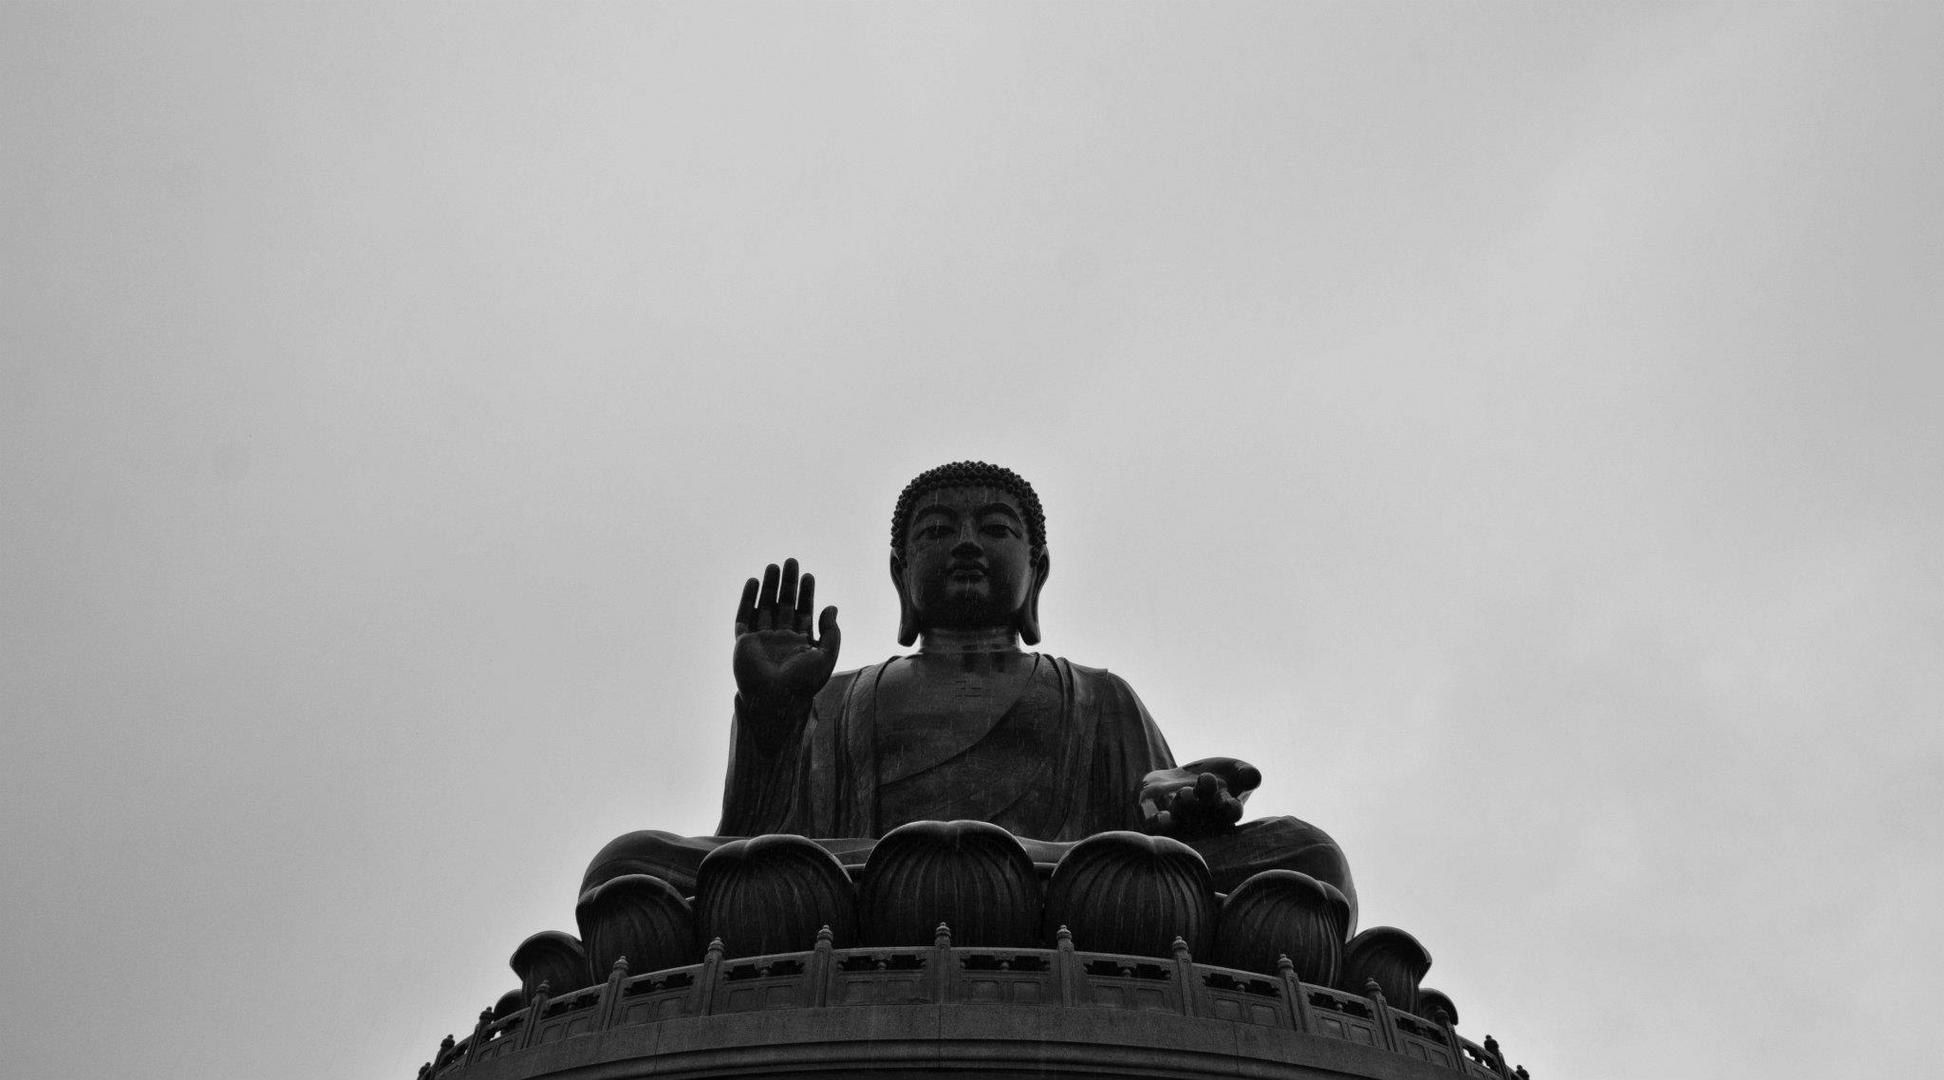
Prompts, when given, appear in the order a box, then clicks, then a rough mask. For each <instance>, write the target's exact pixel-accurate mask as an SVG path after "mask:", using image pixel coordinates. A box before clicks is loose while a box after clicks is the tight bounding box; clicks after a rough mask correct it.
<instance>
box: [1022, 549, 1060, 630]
mask: <svg viewBox="0 0 1944 1080" xmlns="http://www.w3.org/2000/svg"><path fill="white" fill-rule="evenodd" d="M1052 570H1053V561H1052V559H1051V558H1050V557H1049V556H1048V555H1047V554H1046V549H1045V548H1041V549H1039V551H1038V552H1037V553H1035V554H1034V556H1033V587H1032V588H1031V589H1028V590H1026V610H1024V611H1022V612H1020V613H1019V640H1021V641H1023V642H1025V643H1026V644H1028V645H1038V644H1039V640H1040V625H1039V594H1040V590H1041V589H1044V588H1046V575H1047V574H1048V573H1051V572H1052Z"/></svg>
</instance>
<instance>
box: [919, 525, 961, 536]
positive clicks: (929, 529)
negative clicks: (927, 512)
mask: <svg viewBox="0 0 1944 1080" xmlns="http://www.w3.org/2000/svg"><path fill="white" fill-rule="evenodd" d="M952 531H953V530H952V528H951V526H949V525H927V526H925V527H924V528H922V529H919V530H918V535H919V536H921V537H923V538H925V539H926V540H942V539H944V538H945V537H947V536H950V535H952Z"/></svg>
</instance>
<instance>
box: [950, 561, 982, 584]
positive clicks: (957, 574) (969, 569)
mask: <svg viewBox="0 0 1944 1080" xmlns="http://www.w3.org/2000/svg"><path fill="white" fill-rule="evenodd" d="M951 573H952V578H953V579H954V580H959V579H964V580H967V581H976V580H978V579H980V578H983V577H985V576H986V571H985V567H983V566H980V565H979V564H977V563H954V564H953V565H952V568H951Z"/></svg>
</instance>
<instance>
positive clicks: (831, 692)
mask: <svg viewBox="0 0 1944 1080" xmlns="http://www.w3.org/2000/svg"><path fill="white" fill-rule="evenodd" d="M898 659H899V658H898V657H893V658H892V659H890V660H886V661H884V662H883V663H880V664H873V665H872V666H870V667H867V668H862V669H859V670H857V671H846V672H839V673H838V674H835V675H833V676H831V678H830V681H829V682H828V683H826V684H825V685H824V688H823V690H822V691H820V692H819V693H818V694H817V696H816V698H815V699H814V700H813V702H812V704H811V708H810V713H809V716H808V717H806V718H804V719H803V720H801V721H798V722H796V723H795V724H794V725H792V726H789V727H787V728H773V729H771V730H767V731H766V730H763V725H762V724H761V723H759V718H756V717H753V716H751V715H750V714H749V712H748V711H747V710H746V709H745V708H744V707H743V703H742V701H741V699H740V698H738V699H737V702H736V711H735V717H734V720H733V728H732V733H731V736H730V749H729V771H728V775H727V777H726V778H725V781H724V785H723V798H722V821H721V824H720V825H719V826H717V829H716V832H717V835H716V836H712V837H684V836H678V835H676V834H674V833H668V832H661V831H658V830H646V831H642V832H633V833H629V834H627V835H625V836H622V837H619V838H617V839H615V840H614V841H613V842H612V843H610V844H608V845H607V847H605V848H603V849H602V850H601V852H600V853H599V854H597V855H596V856H595V857H594V860H593V862H592V863H591V864H590V865H589V866H588V869H587V874H586V876H585V878H583V880H582V883H581V888H582V890H583V891H585V890H587V889H590V888H593V887H594V886H595V885H598V884H599V883H601V882H603V881H606V880H608V879H610V878H613V877H616V876H619V875H622V874H636V873H646V874H653V875H655V876H657V877H660V878H662V879H664V880H666V881H668V882H670V883H671V884H673V885H674V886H675V887H676V888H677V889H679V890H680V891H682V892H684V893H689V892H692V891H693V890H694V887H695V870H696V868H697V867H698V866H699V865H700V864H701V861H702V859H703V858H704V857H706V856H707V855H708V853H709V852H710V851H713V850H714V849H715V848H717V847H719V846H721V845H722V844H723V843H726V842H727V841H728V840H729V839H732V838H735V837H745V836H760V835H762V834H764V833H795V834H797V835H800V836H807V837H810V838H812V839H815V840H816V841H817V842H818V843H819V844H821V845H823V846H824V847H825V848H826V849H828V850H829V851H830V852H831V853H832V854H834V855H835V856H836V857H837V859H838V861H839V862H841V863H842V864H844V865H845V866H847V867H851V868H853V870H855V868H857V867H861V866H862V865H863V864H864V862H865V860H866V859H867V858H868V857H869V855H870V852H871V849H872V847H873V846H874V845H875V843H876V841H877V838H878V837H881V836H883V835H884V834H885V833H886V832H888V831H890V830H891V829H893V828H896V827H897V826H899V825H902V824H904V823H905V821H911V820H926V819H930V820H952V819H955V818H965V819H972V820H978V821H990V822H992V823H993V824H996V825H1000V826H1002V827H1004V828H1006V829H1007V830H1008V831H1010V832H1011V833H1012V834H1013V835H1014V836H1016V837H1018V838H1019V840H1020V843H1021V846H1023V847H1024V848H1025V849H1026V853H1027V854H1028V855H1029V856H1030V857H1031V858H1032V859H1033V861H1034V862H1035V863H1036V864H1038V865H1039V866H1040V867H1041V869H1042V871H1043V872H1045V871H1049V870H1050V869H1051V867H1052V865H1053V864H1054V863H1057V862H1058V861H1059V859H1060V857H1061V856H1062V855H1063V854H1064V853H1065V851H1066V849H1067V848H1069V847H1071V846H1072V845H1073V844H1074V843H1075V842H1077V841H1080V840H1083V839H1085V838H1087V837H1089V836H1093V835H1095V834H1097V833H1103V832H1109V831H1112V830H1115V829H1133V830H1139V829H1141V827H1142V820H1143V814H1142V812H1141V807H1140V802H1139V800H1140V792H1141V785H1142V780H1143V778H1144V777H1146V775H1147V774H1148V773H1150V772H1153V771H1155V770H1157V769H1172V768H1174V767H1175V760H1174V755H1173V754H1172V753H1171V752H1169V750H1168V743H1167V740H1165V739H1163V738H1162V737H1161V731H1160V729H1159V728H1157V727H1155V725H1154V720H1153V718H1152V717H1150V716H1149V715H1148V711H1147V708H1146V706H1144V705H1142V704H1141V700H1140V698H1138V697H1136V696H1135V695H1134V690H1133V688H1132V687H1130V686H1128V685H1127V682H1126V681H1125V680H1123V679H1122V678H1120V676H1118V675H1114V674H1113V673H1111V672H1109V671H1107V670H1105V669H1103V668H1092V667H1086V666H1084V665H1082V664H1076V663H1073V662H1071V661H1069V660H1064V659H1060V658H1058V657H1050V656H1045V655H1043V654H1039V655H1036V657H1035V666H1034V669H1033V672H1032V673H1031V676H1030V677H1029V679H1028V685H1027V687H1026V689H1025V690H1024V691H1023V692H1022V693H1021V695H1020V697H1019V699H1018V700H1017V701H1015V702H1014V703H1013V704H1012V705H1011V706H1010V707H1009V708H1007V709H1006V710H1004V711H1003V712H1002V713H1001V714H1000V715H998V716H997V717H995V718H994V720H993V721H992V722H991V723H990V724H989V725H988V726H987V727H986V728H985V729H984V730H983V731H982V732H979V733H977V736H976V737H975V738H971V739H969V740H967V741H966V742H965V743H964V744H963V745H947V746H943V747H933V748H931V749H930V750H929V751H928V752H927V753H925V754H924V755H922V760H918V761H916V762H912V761H905V762H903V763H902V768H901V769H900V770H895V771H894V773H893V774H892V775H890V776H886V775H884V770H882V769H881V768H880V765H881V764H882V761H881V757H880V751H881V742H880V739H879V730H878V696H879V693H878V691H879V684H880V682H881V680H882V679H883V676H884V673H885V671H886V670H887V669H888V668H889V667H890V666H891V665H892V664H893V663H896V662H897V660H898ZM914 756H916V755H914ZM901 785H908V786H901ZM887 805H892V806H894V807H902V812H893V813H891V814H889V815H887V813H886V812H885V807H886V806H887ZM1184 842H1186V843H1187V844H1188V845H1189V846H1190V847H1193V848H1194V849H1195V850H1196V851H1198V852H1200V853H1201V855H1202V857H1203V858H1204V859H1205V860H1207V862H1208V864H1209V870H1210V872H1211V874H1212V875H1213V877H1214V881H1215V887H1216V888H1217V889H1218V890H1221V891H1228V890H1230V889H1233V888H1234V887H1235V886H1236V885H1238V884H1240V883H1241V882H1242V881H1244V880H1246V879H1247V878H1248V877H1249V876H1250V875H1252V874H1255V873H1258V872H1260V871H1262V870H1270V869H1291V870H1300V871H1302V872H1304V873H1307V874H1310V875H1311V876H1313V877H1316V878H1318V879H1319V880H1322V881H1327V882H1329V883H1331V884H1333V885H1335V886H1336V887H1337V888H1338V889H1340V890H1342V892H1343V893H1344V895H1345V898H1346V899H1347V900H1348V901H1349V903H1350V911H1351V926H1352V927H1354V926H1355V924H1356V923H1355V920H1356V911H1357V894H1356V889H1355V887H1354V886H1353V885H1352V884H1351V881H1350V868H1349V865H1348V863H1347V862H1345V860H1344V858H1343V852H1342V850H1341V849H1340V848H1338V847H1337V845H1336V842H1335V841H1333V840H1331V839H1330V837H1329V836H1328V835H1327V834H1325V833H1324V832H1323V830H1321V829H1319V828H1317V827H1316V826H1314V825H1311V824H1309V823H1308V822H1305V821H1301V820H1299V819H1297V818H1293V817H1272V818H1261V819H1257V820H1254V821H1245V822H1242V823H1241V824H1240V825H1238V826H1236V827H1234V828H1232V829H1229V830H1226V831H1223V832H1219V833H1215V834H1211V835H1202V836H1192V837H1186V838H1184Z"/></svg>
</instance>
